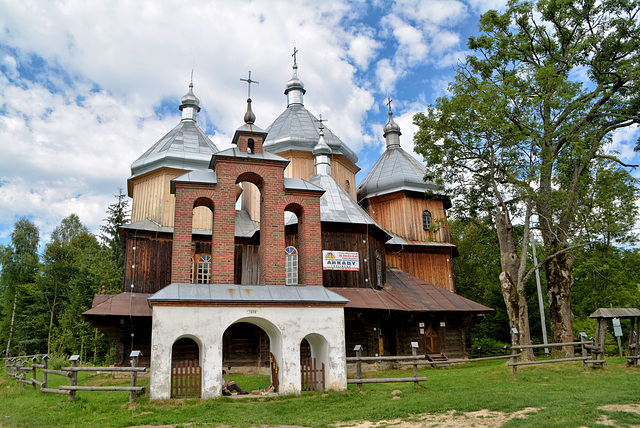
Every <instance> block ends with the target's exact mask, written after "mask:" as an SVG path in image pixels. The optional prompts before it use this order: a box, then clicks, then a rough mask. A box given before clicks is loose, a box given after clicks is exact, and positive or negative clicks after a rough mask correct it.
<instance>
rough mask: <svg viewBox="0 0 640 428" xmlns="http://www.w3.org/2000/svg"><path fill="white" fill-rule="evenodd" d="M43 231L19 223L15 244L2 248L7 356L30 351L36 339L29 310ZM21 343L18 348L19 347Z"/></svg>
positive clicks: (1, 333) (2, 332)
mask: <svg viewBox="0 0 640 428" xmlns="http://www.w3.org/2000/svg"><path fill="white" fill-rule="evenodd" d="M39 239H40V231H39V230H38V228H37V227H36V225H35V224H33V223H32V222H31V221H30V220H28V219H27V218H21V219H19V220H18V221H16V223H15V225H14V229H13V232H11V244H10V245H8V246H4V247H0V265H1V266H2V271H1V272H0V285H1V287H2V289H1V290H2V295H1V300H2V313H1V315H2V319H1V320H0V339H2V342H3V344H4V343H6V349H5V350H4V352H3V353H6V354H7V355H11V353H12V352H13V351H16V352H18V353H19V352H26V353H28V352H29V349H30V348H32V345H33V340H36V339H35V338H34V337H33V336H32V334H31V333H32V327H33V323H34V319H33V318H31V317H29V311H28V309H29V308H30V307H31V304H32V303H33V300H34V299H33V288H34V282H35V279H36V275H37V272H38V253H37V251H38V241H39ZM16 344H17V345H16Z"/></svg>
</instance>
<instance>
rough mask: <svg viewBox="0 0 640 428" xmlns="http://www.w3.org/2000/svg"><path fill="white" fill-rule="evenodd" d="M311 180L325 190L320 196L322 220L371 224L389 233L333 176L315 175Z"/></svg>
mask: <svg viewBox="0 0 640 428" xmlns="http://www.w3.org/2000/svg"><path fill="white" fill-rule="evenodd" d="M309 181H310V182H311V183H313V184H314V185H316V186H318V187H320V188H322V189H324V190H325V193H324V194H323V195H322V197H320V219H321V221H323V222H335V223H346V224H364V225H371V226H375V227H377V228H378V229H380V230H381V231H382V232H384V233H385V234H387V232H386V231H385V230H384V229H383V228H382V227H380V226H379V225H378V223H376V222H375V221H374V220H373V219H372V218H371V217H369V214H367V212H366V211H365V210H364V209H362V207H361V206H360V205H358V203H357V202H356V201H354V200H353V198H352V197H351V196H349V194H348V193H347V192H346V191H345V190H344V189H343V188H342V187H340V186H339V185H338V183H336V181H335V180H334V179H333V177H331V176H330V175H314V176H313V177H311V178H310V179H309ZM387 235H388V234H387Z"/></svg>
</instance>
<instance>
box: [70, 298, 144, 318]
mask: <svg viewBox="0 0 640 428" xmlns="http://www.w3.org/2000/svg"><path fill="white" fill-rule="evenodd" d="M151 296H152V294H149V293H120V294H96V295H94V296H93V304H92V307H91V309H89V310H88V311H84V312H83V313H82V315H89V316H93V315H95V316H106V315H113V316H132V317H150V316H151V308H150V307H149V304H148V303H147V299H148V298H149V297H151Z"/></svg>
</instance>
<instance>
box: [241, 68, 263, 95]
mask: <svg viewBox="0 0 640 428" xmlns="http://www.w3.org/2000/svg"><path fill="white" fill-rule="evenodd" d="M240 80H241V81H243V82H247V98H251V84H252V83H255V84H256V85H258V84H260V82H258V81H257V80H251V70H249V78H248V79H243V78H240Z"/></svg>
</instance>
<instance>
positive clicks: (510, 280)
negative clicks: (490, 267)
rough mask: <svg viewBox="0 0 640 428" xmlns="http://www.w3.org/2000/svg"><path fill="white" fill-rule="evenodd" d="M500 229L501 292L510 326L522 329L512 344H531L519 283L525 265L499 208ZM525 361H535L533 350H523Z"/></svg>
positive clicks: (511, 231)
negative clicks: (522, 263)
mask: <svg viewBox="0 0 640 428" xmlns="http://www.w3.org/2000/svg"><path fill="white" fill-rule="evenodd" d="M496 230H497V233H498V240H499V243H500V256H501V257H500V259H501V260H500V263H501V266H502V273H501V274H500V289H501V291H502V297H503V298H504V303H505V305H506V307H507V315H508V316H509V324H510V325H511V328H516V329H517V330H518V333H517V334H512V336H511V337H512V342H513V343H512V344H511V345H512V346H518V345H530V344H531V335H530V333H529V308H528V306H527V300H526V298H525V295H524V287H523V285H522V284H521V281H520V280H519V276H520V265H521V262H520V258H519V257H518V254H517V252H516V246H515V242H514V240H513V226H512V224H511V221H510V220H509V218H508V216H507V214H506V213H504V212H503V211H502V210H501V209H498V211H497V213H496ZM522 359H523V360H533V359H534V356H533V351H532V350H531V349H528V350H523V351H522Z"/></svg>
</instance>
